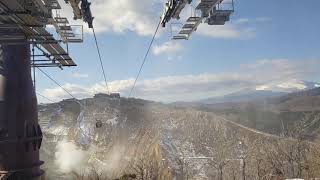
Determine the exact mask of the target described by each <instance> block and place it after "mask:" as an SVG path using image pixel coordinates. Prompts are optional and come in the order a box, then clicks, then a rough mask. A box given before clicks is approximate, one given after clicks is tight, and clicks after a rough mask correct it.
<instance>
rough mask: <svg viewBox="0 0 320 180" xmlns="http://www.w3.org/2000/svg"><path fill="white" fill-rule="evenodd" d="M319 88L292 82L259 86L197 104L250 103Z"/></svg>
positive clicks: (314, 84)
mask: <svg viewBox="0 0 320 180" xmlns="http://www.w3.org/2000/svg"><path fill="white" fill-rule="evenodd" d="M317 87H320V83H314V82H308V81H298V80H292V81H287V82H282V83H273V84H268V85H259V86H257V87H255V88H246V89H243V90H240V91H237V92H234V93H231V94H227V95H224V96H219V97H213V98H207V99H203V100H200V101H197V102H199V103H205V104H217V103H226V102H248V101H255V100H260V99H264V98H272V97H279V96H283V95H285V94H288V93H292V92H299V91H305V90H310V89H314V88H317Z"/></svg>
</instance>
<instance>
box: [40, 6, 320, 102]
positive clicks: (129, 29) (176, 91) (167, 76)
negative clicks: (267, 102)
mask: <svg viewBox="0 0 320 180" xmlns="http://www.w3.org/2000/svg"><path fill="white" fill-rule="evenodd" d="M91 2H92V13H93V16H94V17H95V19H94V27H95V30H96V32H97V38H98V41H99V46H100V49H101V53H102V58H103V64H104V66H105V70H106V74H107V79H108V85H109V89H110V91H111V92H120V93H121V95H122V96H128V94H129V93H128V92H129V91H130V89H131V87H132V85H133V83H134V79H135V77H136V75H137V73H138V70H139V67H140V65H141V63H142V60H143V57H144V55H145V53H146V50H147V48H148V45H149V43H150V41H151V38H152V35H153V33H154V31H155V28H156V26H157V23H158V22H159V17H160V15H161V14H162V11H163V6H164V3H165V0H117V1H114V0H91ZM60 3H61V4H62V7H63V9H62V10H61V12H60V14H61V16H66V17H68V18H69V19H70V21H71V23H72V24H82V22H81V21H73V20H71V19H72V17H73V16H72V10H71V9H70V8H69V7H68V6H67V5H66V4H65V3H64V2H62V1H61V2H60ZM197 3H198V1H197V0H194V1H193V3H192V6H196V5H197ZM192 6H187V7H186V8H185V9H184V11H183V12H182V15H181V19H180V20H179V21H177V20H173V21H172V24H170V23H169V24H168V25H167V27H166V28H162V27H161V28H160V30H159V32H158V34H157V37H156V39H155V42H154V44H153V47H152V49H151V52H150V54H149V56H148V59H147V61H146V64H145V66H144V68H143V70H142V73H141V76H140V79H139V80H138V82H137V86H136V88H135V89H134V92H133V97H138V98H144V99H150V100H155V101H161V102H173V101H194V100H199V99H205V98H209V97H216V96H221V95H225V94H228V93H232V92H237V91H240V90H242V89H248V88H250V89H257V90H273V91H290V90H292V89H293V88H296V89H301V90H302V89H304V88H305V87H304V84H303V81H312V82H320V71H319V67H320V44H319V42H320V35H319V32H320V21H319V17H320V11H319V10H318V7H320V1H318V0H308V1H306V3H301V1H298V0H281V1H278V0H270V1H261V0H235V13H234V14H233V15H232V16H231V19H230V22H228V23H226V25H224V26H209V25H208V24H206V23H202V24H200V26H199V28H198V29H197V31H196V32H194V33H193V35H192V37H191V38H190V39H189V40H188V41H173V40H171V37H172V34H174V33H176V31H177V29H178V28H179V26H181V25H180V24H181V23H182V24H183V23H184V22H185V20H186V18H187V17H189V16H190V15H191V13H192V12H193V11H192V9H193V8H192ZM84 26H86V25H85V24H84ZM84 31H85V32H84V42H83V43H81V44H71V45H70V46H69V48H70V49H69V50H70V51H69V52H70V55H71V57H72V58H73V59H74V61H75V62H76V63H77V65H78V66H77V67H70V68H64V70H60V69H58V68H49V69H45V71H46V72H47V73H48V74H50V75H51V76H52V77H54V78H55V79H56V80H57V81H58V82H59V83H60V84H62V85H63V87H64V88H66V89H67V90H68V91H70V92H71V93H72V94H73V95H74V96H76V97H77V98H86V97H92V96H93V95H94V94H95V93H106V92H107V88H106V86H105V84H104V81H103V75H102V71H101V67H100V64H99V59H98V54H97V50H96V47H95V44H94V39H93V35H92V32H91V30H90V29H87V28H85V30H84ZM36 78H37V92H38V93H40V94H42V95H44V96H46V97H48V98H50V99H51V100H53V101H60V100H62V99H66V98H70V96H69V95H68V94H67V93H65V92H64V91H63V90H62V89H61V88H59V87H57V85H55V84H54V83H52V82H51V81H50V80H48V79H47V78H46V77H45V76H44V75H42V74H41V73H40V72H37V76H36ZM38 101H39V102H40V103H46V102H48V101H47V100H46V99H44V98H42V97H38Z"/></svg>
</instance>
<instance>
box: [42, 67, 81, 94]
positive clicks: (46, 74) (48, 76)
mask: <svg viewBox="0 0 320 180" xmlns="http://www.w3.org/2000/svg"><path fill="white" fill-rule="evenodd" d="M37 69H38V70H39V71H40V72H41V73H42V74H44V75H45V76H47V78H49V79H50V80H51V81H52V82H54V83H55V84H56V85H58V86H59V87H60V88H61V89H62V90H64V91H65V92H66V93H67V94H69V95H70V96H71V97H73V98H74V99H77V98H76V97H74V96H73V95H72V94H71V93H70V92H69V91H68V90H67V89H65V88H64V87H63V86H61V85H60V84H59V83H58V82H57V81H56V80H54V79H53V78H52V77H51V76H50V75H49V74H48V73H46V72H44V71H43V70H42V69H40V68H39V67H37Z"/></svg>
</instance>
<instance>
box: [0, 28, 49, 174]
mask: <svg viewBox="0 0 320 180" xmlns="http://www.w3.org/2000/svg"><path fill="white" fill-rule="evenodd" d="M4 35H12V36H20V35H23V33H22V31H21V30H18V29H0V36H4ZM30 68H31V67H30V44H29V43H28V41H27V39H20V43H19V44H16V45H8V44H0V174H1V173H2V174H6V175H7V176H9V175H10V176H9V178H8V179H14V180H15V179H24V180H29V179H30V180H39V179H41V176H42V175H43V173H44V171H42V170H41V169H40V166H41V165H42V164H43V162H42V161H40V160H39V149H40V147H41V142H42V131H41V129H40V126H39V124H38V114H37V98H36V94H35V91H34V88H33V83H32V78H31V71H30Z"/></svg>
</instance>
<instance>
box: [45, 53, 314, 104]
mask: <svg viewBox="0 0 320 180" xmlns="http://www.w3.org/2000/svg"><path fill="white" fill-rule="evenodd" d="M319 65H320V61H319V60H301V61H292V60H286V59H274V60H267V59H266V60H260V61H257V62H256V63H253V64H247V65H243V66H241V68H240V69H238V70H234V71H233V72H225V73H219V74H214V73H204V74H199V75H182V76H166V77H158V78H155V79H148V80H140V81H138V83H137V85H136V88H135V90H134V95H135V96H136V97H140V98H144V99H152V100H156V101H179V100H196V99H202V98H206V97H209V96H220V95H224V94H228V93H231V92H234V91H238V90H241V89H244V88H252V89H260V90H261V89H264V90H268V89H270V90H280V89H281V90H285V89H287V90H288V91H289V90H291V89H293V88H295V89H299V88H302V86H301V82H300V81H299V80H305V79H306V78H310V77H313V76H314V75H315V73H317V74H319V72H318V71H317V69H316V67H319ZM301 67H303V68H301ZM133 82H134V79H127V80H118V81H112V82H110V83H109V87H110V90H111V92H120V93H121V94H122V95H124V96H125V95H127V94H128V92H129V90H130V89H131V87H132V85H133ZM64 88H66V89H67V90H68V91H70V92H71V93H72V94H73V95H75V96H76V97H77V98H83V97H92V96H93V95H94V94H95V93H97V92H106V88H105V85H104V83H103V82H100V83H96V84H93V85H91V86H82V85H76V84H66V85H64ZM288 88H290V89H288ZM42 94H43V95H45V96H47V97H49V98H55V99H63V98H70V97H69V95H68V94H66V93H65V92H64V91H63V90H62V89H61V88H53V89H46V90H44V91H43V93H42Z"/></svg>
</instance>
